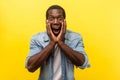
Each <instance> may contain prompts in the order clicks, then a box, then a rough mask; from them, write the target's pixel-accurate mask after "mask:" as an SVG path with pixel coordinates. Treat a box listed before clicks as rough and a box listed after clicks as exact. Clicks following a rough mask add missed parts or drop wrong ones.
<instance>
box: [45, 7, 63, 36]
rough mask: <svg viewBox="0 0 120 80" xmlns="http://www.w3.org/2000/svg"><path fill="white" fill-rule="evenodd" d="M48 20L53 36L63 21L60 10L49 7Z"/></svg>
mask: <svg viewBox="0 0 120 80" xmlns="http://www.w3.org/2000/svg"><path fill="white" fill-rule="evenodd" d="M47 20H48V22H49V23H50V27H51V30H52V32H53V34H54V35H55V36H58V34H59V33H60V31H61V26H62V22H63V21H64V17H63V13H62V10H60V9H51V10H49V11H48V18H47Z"/></svg>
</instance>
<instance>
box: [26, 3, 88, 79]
mask: <svg viewBox="0 0 120 80" xmlns="http://www.w3.org/2000/svg"><path fill="white" fill-rule="evenodd" d="M65 18H66V14H65V11H64V9H63V8H62V7H61V6H58V5H52V6H50V7H49V8H48V10H47V11H46V32H41V33H38V34H36V35H34V36H33V37H32V39H31V43H30V52H29V55H28V57H27V59H26V68H27V69H28V70H29V71H30V72H34V71H36V70H37V69H38V68H41V70H40V71H41V72H40V76H39V80H74V65H76V66H77V67H80V68H82V69H83V68H86V67H89V62H88V58H87V55H86V53H85V51H84V46H83V42H82V37H81V35H79V34H78V33H75V32H72V31H69V30H66V20H65Z"/></svg>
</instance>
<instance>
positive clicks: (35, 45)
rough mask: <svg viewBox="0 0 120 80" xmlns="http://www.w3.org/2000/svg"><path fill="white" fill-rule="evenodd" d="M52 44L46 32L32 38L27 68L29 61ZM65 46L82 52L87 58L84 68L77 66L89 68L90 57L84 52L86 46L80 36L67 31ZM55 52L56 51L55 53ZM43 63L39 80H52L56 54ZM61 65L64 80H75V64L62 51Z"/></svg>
mask: <svg viewBox="0 0 120 80" xmlns="http://www.w3.org/2000/svg"><path fill="white" fill-rule="evenodd" d="M49 42H50V39H49V37H48V35H47V33H46V32H40V33H38V34H36V35H34V36H33V37H32V38H31V42H30V51H29V54H28V56H27V59H26V68H27V62H28V59H29V58H30V57H31V56H33V55H35V54H36V53H38V52H40V51H41V50H42V49H44V48H45V47H46V46H47V45H48V44H49ZM65 44H66V45H68V46H69V47H71V48H72V49H73V50H75V51H78V52H80V54H83V55H84V56H85V62H84V64H83V65H82V66H77V67H79V68H81V69H84V68H86V67H89V66H90V64H89V61H88V57H87V55H86V53H85V51H84V45H83V41H82V37H81V35H80V34H78V33H75V32H72V31H69V30H67V31H66V34H65ZM53 52H54V51H53ZM53 52H52V54H51V56H50V57H49V58H48V59H47V60H46V61H45V62H44V63H43V65H42V66H41V67H40V68H41V69H40V75H39V79H38V80H52V77H53V59H54V58H53V57H54V54H53ZM61 65H62V80H74V64H72V62H71V61H70V60H69V59H68V58H67V57H66V56H65V55H64V52H62V51H61Z"/></svg>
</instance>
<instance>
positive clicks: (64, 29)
mask: <svg viewBox="0 0 120 80" xmlns="http://www.w3.org/2000/svg"><path fill="white" fill-rule="evenodd" d="M63 25H64V27H63V31H64V33H65V32H66V20H65V19H64V23H63Z"/></svg>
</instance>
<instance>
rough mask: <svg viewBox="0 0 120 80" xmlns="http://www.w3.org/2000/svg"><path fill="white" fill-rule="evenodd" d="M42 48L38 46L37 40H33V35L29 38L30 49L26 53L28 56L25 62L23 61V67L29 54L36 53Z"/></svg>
mask: <svg viewBox="0 0 120 80" xmlns="http://www.w3.org/2000/svg"><path fill="white" fill-rule="evenodd" d="M41 50H42V46H40V44H39V43H38V42H37V40H35V39H34V38H33V37H32V38H31V41H30V51H29V53H28V56H27V58H26V63H25V67H26V68H27V67H28V65H27V64H28V60H29V58H30V57H31V56H33V55H35V54H37V53H38V52H40V51H41Z"/></svg>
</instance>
